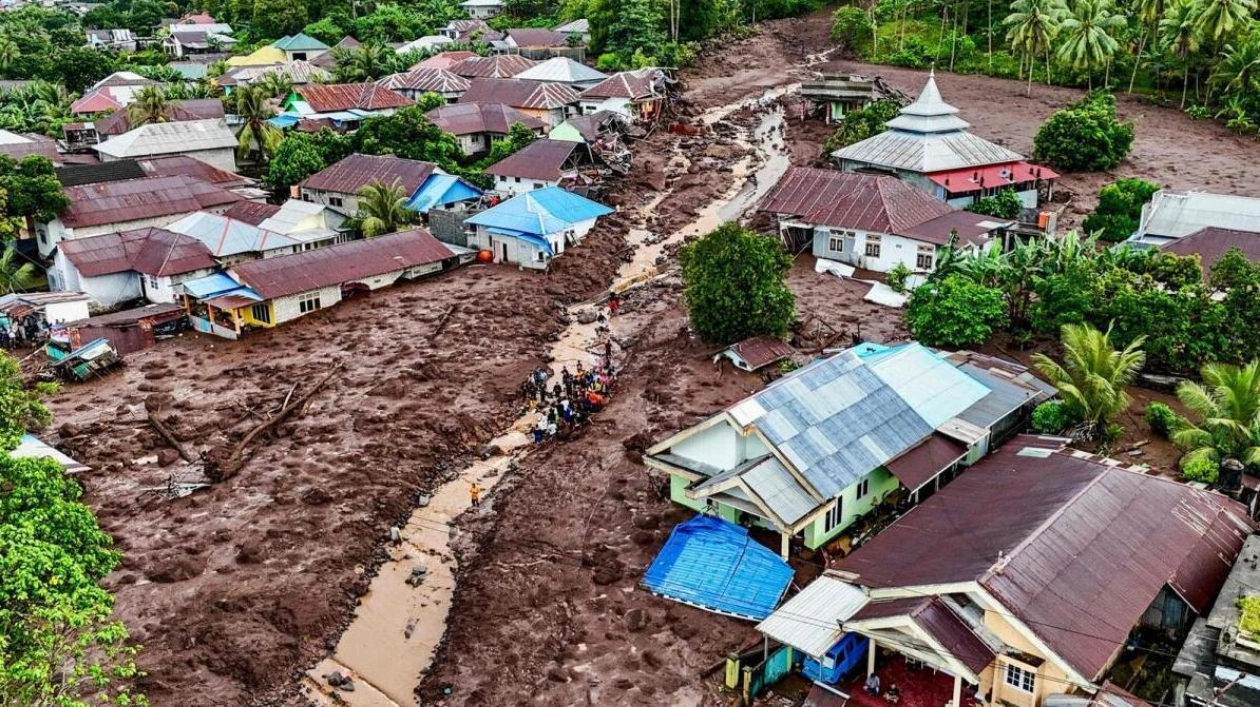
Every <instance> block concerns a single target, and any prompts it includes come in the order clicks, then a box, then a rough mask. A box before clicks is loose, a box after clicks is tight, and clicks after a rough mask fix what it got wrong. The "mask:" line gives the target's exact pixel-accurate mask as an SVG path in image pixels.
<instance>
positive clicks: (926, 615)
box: [850, 596, 997, 676]
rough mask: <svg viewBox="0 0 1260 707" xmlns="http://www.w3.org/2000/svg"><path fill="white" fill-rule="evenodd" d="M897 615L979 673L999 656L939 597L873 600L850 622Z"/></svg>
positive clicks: (854, 622)
mask: <svg viewBox="0 0 1260 707" xmlns="http://www.w3.org/2000/svg"><path fill="white" fill-rule="evenodd" d="M896 616H900V617H903V618H904V619H906V620H907V621H912V622H914V624H915V625H917V626H918V627H919V628H920V629H921V630H922V631H923V632H924V633H926V634H927V635H929V636H931V637H932V639H933V640H934V641H935V642H936V643H937V644H938V645H940V646H941V648H943V649H944V651H945V652H946V653H947V654H949V655H950V656H951V657H953V658H954V659H955V660H957V661H958V662H960V663H962V664H963V666H965V667H966V668H967V669H968V670H970V671H971V672H972V673H973V674H975V675H977V676H978V675H979V674H980V673H981V672H982V671H984V669H985V668H987V667H988V666H989V665H990V664H992V663H993V660H994V658H996V657H997V656H996V654H995V653H994V651H993V649H992V648H991V647H989V645H988V644H987V643H985V642H984V640H982V639H981V638H980V637H979V636H977V635H976V632H975V631H973V630H972V629H971V627H970V626H968V625H967V623H966V622H965V621H963V620H962V618H961V617H959V616H958V614H956V613H954V610H953V609H951V608H949V606H947V605H946V604H945V602H944V601H942V600H941V599H940V597H935V596H927V597H916V598H910V599H891V600H885V601H873V602H870V603H869V604H867V605H866V606H864V607H862V609H860V610H859V611H858V612H857V614H856V615H854V617H853V620H852V621H851V622H850V623H851V625H853V626H854V627H857V626H858V625H859V624H860V623H861V622H862V621H866V620H870V619H876V618H891V617H896Z"/></svg>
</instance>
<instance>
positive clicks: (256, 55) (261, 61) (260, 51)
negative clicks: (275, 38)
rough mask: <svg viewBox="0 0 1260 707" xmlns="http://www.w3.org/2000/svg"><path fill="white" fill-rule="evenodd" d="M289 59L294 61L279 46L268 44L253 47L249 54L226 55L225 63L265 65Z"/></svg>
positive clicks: (320, 56)
mask: <svg viewBox="0 0 1260 707" xmlns="http://www.w3.org/2000/svg"><path fill="white" fill-rule="evenodd" d="M322 56H323V55H322V54H321V55H317V56H316V60H318V59H319V58H322ZM290 61H294V60H293V59H290V58H289V55H288V54H287V53H285V51H284V50H283V49H280V48H279V47H275V46H273V45H270V44H268V45H267V46H265V47H259V48H257V49H255V50H254V51H252V52H250V53H249V54H245V55H242V56H233V57H228V58H227V65H228V66H267V65H270V64H287V63H289V62H290ZM304 61H311V59H309V58H308V59H304Z"/></svg>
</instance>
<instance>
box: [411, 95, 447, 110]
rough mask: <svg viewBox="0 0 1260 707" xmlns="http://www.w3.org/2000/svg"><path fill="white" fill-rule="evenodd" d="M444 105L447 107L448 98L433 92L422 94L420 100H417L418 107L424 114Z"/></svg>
mask: <svg viewBox="0 0 1260 707" xmlns="http://www.w3.org/2000/svg"><path fill="white" fill-rule="evenodd" d="M444 105H446V97H445V96H443V95H442V94H440V93H434V92H432V91H428V92H426V93H422V94H420V98H418V99H416V106H417V107H418V108H419V109H420V111H421V112H422V113H428V112H429V111H431V110H433V109H434V108H441V107H442V106H444Z"/></svg>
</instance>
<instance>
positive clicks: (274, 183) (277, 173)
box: [267, 133, 328, 196]
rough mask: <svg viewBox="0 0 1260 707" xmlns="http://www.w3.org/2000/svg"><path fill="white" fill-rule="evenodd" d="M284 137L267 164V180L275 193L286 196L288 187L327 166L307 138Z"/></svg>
mask: <svg viewBox="0 0 1260 707" xmlns="http://www.w3.org/2000/svg"><path fill="white" fill-rule="evenodd" d="M299 134H301V133H297V134H295V135H293V136H289V137H286V138H285V139H284V140H282V141H281V142H280V146H279V147H277V148H276V154H275V155H273V156H272V158H271V162H270V163H269V164H268V165H267V182H268V183H269V184H270V185H271V187H272V189H273V190H274V191H275V192H276V194H278V195H281V196H287V194H288V191H289V187H291V186H293V185H294V184H299V183H301V181H302V180H303V179H306V178H307V177H309V176H311V175H312V174H315V173H316V172H319V171H320V170H323V169H324V168H325V167H327V166H328V163H327V162H325V161H324V156H323V155H322V154H320V151H319V149H318V148H316V147H315V146H314V145H312V144H311V143H310V142H309V141H307V140H302V139H296V140H295V139H293V138H294V137H296V135H299Z"/></svg>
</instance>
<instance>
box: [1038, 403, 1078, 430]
mask: <svg viewBox="0 0 1260 707" xmlns="http://www.w3.org/2000/svg"><path fill="white" fill-rule="evenodd" d="M1075 422H1076V420H1075V419H1074V416H1073V415H1072V413H1071V412H1069V411H1068V407H1067V405H1065V404H1064V402H1063V401H1062V400H1047V401H1046V402H1044V403H1042V404H1040V405H1038V406H1037V407H1036V408H1035V409H1034V410H1033V414H1032V428H1033V431H1034V432H1037V433H1039V434H1043V435H1057V434H1059V433H1060V432H1062V431H1063V430H1066V429H1067V428H1068V427H1069V426H1070V425H1072V424H1074V423H1075Z"/></svg>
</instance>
